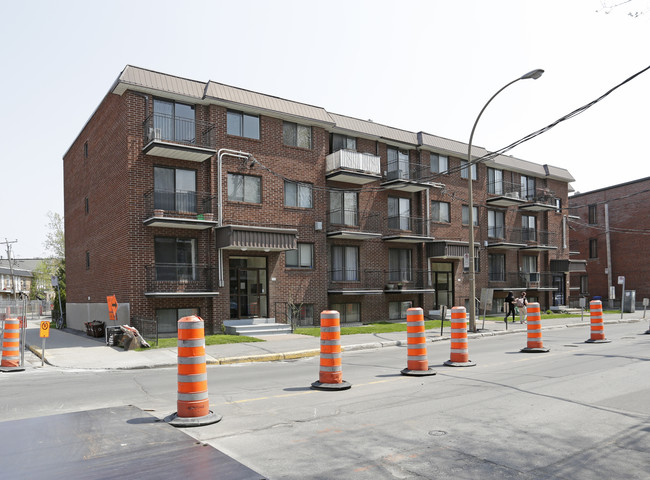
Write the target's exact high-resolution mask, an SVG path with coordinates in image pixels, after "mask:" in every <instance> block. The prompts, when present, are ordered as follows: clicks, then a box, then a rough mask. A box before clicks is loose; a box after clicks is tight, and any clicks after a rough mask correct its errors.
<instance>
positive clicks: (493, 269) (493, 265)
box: [488, 253, 506, 282]
mask: <svg viewBox="0 0 650 480" xmlns="http://www.w3.org/2000/svg"><path fill="white" fill-rule="evenodd" d="M488 275H489V280H490V281H492V282H505V281H506V256H505V255H504V254H503V253H490V254H489V255H488Z"/></svg>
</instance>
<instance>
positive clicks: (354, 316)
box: [330, 303, 361, 323]
mask: <svg viewBox="0 0 650 480" xmlns="http://www.w3.org/2000/svg"><path fill="white" fill-rule="evenodd" d="M330 310H336V311H337V312H339V316H340V320H341V323H359V322H360V321H361V306H360V305H359V304H358V303H333V304H332V305H330Z"/></svg>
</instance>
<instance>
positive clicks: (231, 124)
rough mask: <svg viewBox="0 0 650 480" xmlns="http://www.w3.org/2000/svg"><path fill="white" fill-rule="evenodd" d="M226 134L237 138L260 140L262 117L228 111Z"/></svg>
mask: <svg viewBox="0 0 650 480" xmlns="http://www.w3.org/2000/svg"><path fill="white" fill-rule="evenodd" d="M226 132H227V133H228V135H236V136H237V137H245V138H252V139H255V140H259V139H260V117H258V116H257V115H250V114H248V113H243V112H236V111H233V110H228V112H227V114H226Z"/></svg>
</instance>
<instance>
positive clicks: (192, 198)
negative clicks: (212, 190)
mask: <svg viewBox="0 0 650 480" xmlns="http://www.w3.org/2000/svg"><path fill="white" fill-rule="evenodd" d="M144 197H145V203H146V216H147V217H151V216H156V215H155V213H154V212H155V211H158V210H163V211H164V216H166V217H173V218H197V216H203V217H204V218H205V215H206V214H213V213H214V212H215V211H216V210H217V206H218V203H217V198H216V196H215V195H212V194H207V193H202V192H195V191H182V190H176V191H169V190H157V189H155V190H150V191H148V192H147V193H145V194H144ZM156 213H160V212H156ZM199 219H201V218H200V217H199Z"/></svg>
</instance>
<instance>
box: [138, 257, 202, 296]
mask: <svg viewBox="0 0 650 480" xmlns="http://www.w3.org/2000/svg"><path fill="white" fill-rule="evenodd" d="M145 270H146V277H147V282H146V288H147V292H152V293H202V292H211V291H212V289H213V286H214V285H215V282H214V274H215V268H214V267H211V266H208V265H203V264H196V263H195V264H191V263H156V264H155V265H148V266H146V267H145Z"/></svg>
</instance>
